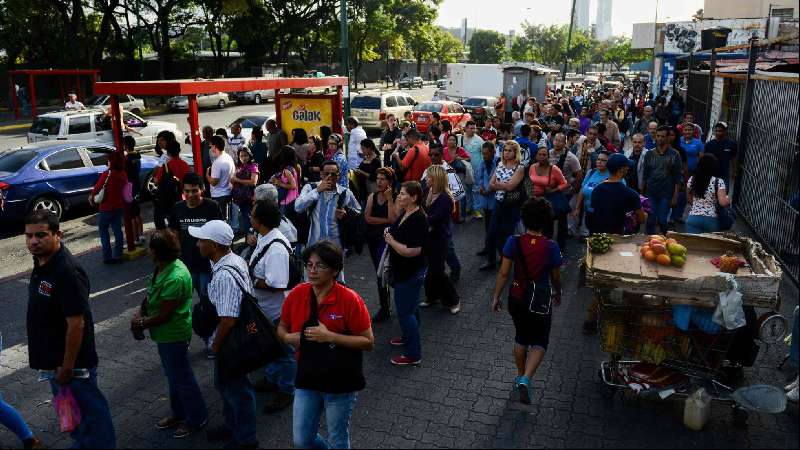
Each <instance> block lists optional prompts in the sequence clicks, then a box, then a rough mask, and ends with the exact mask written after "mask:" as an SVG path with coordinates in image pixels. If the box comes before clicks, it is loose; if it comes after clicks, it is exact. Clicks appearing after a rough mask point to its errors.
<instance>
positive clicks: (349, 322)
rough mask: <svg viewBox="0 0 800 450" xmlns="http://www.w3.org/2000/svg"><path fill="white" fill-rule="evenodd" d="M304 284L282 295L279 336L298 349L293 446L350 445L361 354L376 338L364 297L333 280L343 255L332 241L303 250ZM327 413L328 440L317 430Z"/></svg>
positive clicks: (362, 383) (360, 379)
mask: <svg viewBox="0 0 800 450" xmlns="http://www.w3.org/2000/svg"><path fill="white" fill-rule="evenodd" d="M303 260H304V261H305V264H306V275H307V277H308V283H302V284H300V285H298V286H297V287H295V288H294V289H292V291H291V292H290V293H289V295H288V296H287V297H286V301H285V302H284V304H283V309H282V311H281V321H280V324H279V325H278V336H279V337H280V339H281V340H282V341H283V342H284V343H285V344H288V345H291V346H292V347H294V348H295V349H296V350H297V352H298V358H297V377H296V380H295V387H296V390H295V396H294V407H293V427H292V434H293V443H294V447H296V448H345V449H346V448H350V417H351V415H352V413H353V408H354V407H355V402H356V398H357V393H358V391H360V390H362V389H364V387H365V384H366V383H365V380H364V371H363V367H362V365H363V362H362V360H363V357H362V353H363V352H365V351H372V349H373V348H374V345H375V338H374V336H373V334H372V323H371V321H370V318H369V311H368V310H367V306H366V305H365V304H364V300H363V299H362V298H361V296H359V295H358V294H357V293H356V292H355V291H353V290H352V289H349V288H347V287H345V286H343V285H341V284H339V283H338V282H337V281H336V279H337V277H338V276H339V273H340V272H341V271H342V269H343V267H344V255H343V254H342V250H341V249H340V248H339V246H338V245H336V244H334V243H333V242H332V241H318V242H316V243H314V244H312V245H310V246H309V247H308V248H306V249H305V251H303ZM323 412H324V413H325V420H326V428H327V430H328V439H327V440H326V439H324V438H323V437H322V436H321V435H320V434H319V421H320V418H321V417H322V413H323Z"/></svg>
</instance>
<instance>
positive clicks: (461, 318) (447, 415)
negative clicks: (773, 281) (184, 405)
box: [0, 217, 800, 448]
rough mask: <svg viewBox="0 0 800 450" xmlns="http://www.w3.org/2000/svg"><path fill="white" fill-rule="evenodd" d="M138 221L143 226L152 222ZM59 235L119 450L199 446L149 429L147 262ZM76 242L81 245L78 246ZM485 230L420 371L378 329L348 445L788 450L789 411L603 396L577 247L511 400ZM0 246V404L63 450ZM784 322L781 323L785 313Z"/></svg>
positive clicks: (507, 350) (753, 378)
mask: <svg viewBox="0 0 800 450" xmlns="http://www.w3.org/2000/svg"><path fill="white" fill-rule="evenodd" d="M145 220H146V221H148V222H149V217H146V219H145ZM78 222H80V220H78ZM146 227H148V228H149V227H152V223H148V224H147V225H146ZM65 228H67V230H68V231H67V232H66V240H67V242H68V244H67V245H68V246H69V247H70V248H71V250H72V251H73V252H74V253H76V254H78V253H81V254H82V255H81V256H79V258H78V259H79V260H80V261H81V263H82V264H83V265H84V266H85V268H86V269H87V271H88V272H89V274H90V276H91V282H92V294H91V295H92V297H91V304H92V308H93V314H94V319H95V324H96V325H95V333H96V336H97V347H98V353H99V356H100V367H99V383H100V386H101V388H102V390H103V392H104V393H105V395H106V396H107V398H108V400H109V403H110V405H111V411H112V415H113V418H114V425H115V427H116V432H117V438H118V445H119V446H120V447H121V448H130V447H137V448H142V447H146V448H151V447H152V448H207V447H208V443H207V442H206V440H205V435H204V433H197V434H195V435H192V436H191V437H189V438H188V439H184V440H177V439H173V438H171V434H170V433H169V432H167V431H158V430H156V428H155V426H154V424H155V422H156V421H157V420H159V419H161V418H162V417H165V416H166V415H167V414H168V413H169V402H168V400H167V396H166V383H165V378H164V376H163V372H162V369H161V364H160V361H159V358H158V355H157V352H156V349H155V345H154V344H153V342H152V341H150V340H149V339H148V340H146V341H142V342H139V341H134V340H133V338H132V336H131V333H130V331H129V320H130V317H131V315H132V314H133V311H134V308H136V307H137V306H138V305H139V304H140V303H141V300H142V298H143V296H144V295H145V293H144V291H145V287H146V283H147V277H148V276H149V275H150V274H151V273H152V265H151V263H150V262H149V261H148V260H147V259H146V258H145V259H141V260H138V261H134V262H129V263H125V264H123V265H121V266H105V265H103V264H102V263H101V262H100V259H101V258H100V255H99V252H98V251H97V250H96V247H95V248H94V249H93V245H92V242H95V243H96V237H92V236H94V234H93V233H91V232H90V228H91V229H93V227H91V226H90V225H89V224H84V225H77V224H76V222H75V221H72V222H70V223H69V224H68V225H67V226H66V227H65ZM83 233H86V236H85V237H82V238H81V237H79V236H81V235H82V234H83ZM482 234H483V224H482V223H480V222H475V223H467V224H465V225H460V226H457V227H456V231H455V241H456V248H457V251H458V254H459V256H460V258H461V261H462V264H463V266H464V270H463V274H462V278H461V281H460V282H459V283H458V284H457V289H458V291H459V292H460V293H461V295H462V296H463V297H462V305H463V309H462V312H461V313H460V314H459V315H455V316H453V315H450V314H449V312H446V311H444V310H440V309H438V308H434V309H430V310H423V311H422V339H423V341H422V344H423V353H424V358H425V360H424V362H423V364H422V365H421V366H420V367H417V368H408V367H407V368H397V367H394V366H392V365H391V364H389V358H390V357H391V356H394V355H395V354H396V351H395V350H394V348H392V347H390V346H389V344H388V341H389V339H390V338H392V337H394V336H397V335H399V326H398V325H397V322H396V320H395V319H393V320H392V321H390V322H388V323H384V324H378V325H375V326H374V330H375V336H376V348H375V351H373V352H371V353H369V354H367V355H365V361H364V367H365V374H366V377H367V388H366V389H365V390H364V391H362V392H361V393H360V394H359V398H358V402H357V404H356V409H355V412H354V415H353V420H352V427H351V435H352V444H353V446H354V447H356V448H370V447H373V448H412V447H424V448H439V447H442V448H444V447H449V448H453V447H460V448H466V447H470V448H479V447H483V448H553V447H594V448H600V447H604V448H611V447H613V448H626V447H645V448H661V447H670V448H710V447H714V448H743V447H769V448H796V447H797V440H798V431H799V430H798V428H800V427H798V421H797V406H796V405H790V407H789V410H788V411H787V412H785V413H783V414H779V415H775V416H773V415H767V414H757V413H751V414H750V418H749V422H748V425H749V426H748V427H737V426H735V425H734V424H733V423H732V415H731V412H730V407H729V405H728V404H725V403H715V404H714V406H713V409H712V419H711V421H710V423H709V425H708V426H707V428H706V429H705V431H703V432H699V433H698V432H692V431H689V430H687V429H686V428H685V427H684V425H683V423H682V417H683V402H682V401H680V400H672V399H668V400H667V401H665V402H657V401H647V400H641V399H637V398H634V397H630V396H627V395H625V394H622V393H617V394H616V395H615V396H614V397H613V398H607V397H605V396H604V392H605V390H604V389H603V388H602V385H601V383H600V382H599V380H598V376H597V369H598V366H599V363H600V361H602V360H603V358H604V354H603V353H602V352H601V351H600V349H599V346H600V342H599V338H598V337H596V336H595V337H585V336H583V335H582V334H581V331H580V329H581V323H582V321H583V318H584V315H585V309H586V305H587V304H588V302H589V297H590V293H589V290H588V289H586V288H578V287H577V282H578V272H579V271H578V263H579V259H580V254H581V252H582V248H583V246H582V244H581V243H579V242H577V241H575V240H572V241H569V243H568V247H567V251H566V262H565V266H564V267H563V269H562V277H563V280H564V297H563V299H564V300H563V305H562V306H561V308H559V309H558V310H556V313H555V316H554V325H553V331H552V334H551V345H550V350H549V352H548V354H547V355H546V357H545V360H544V362H543V364H542V366H541V367H540V369H539V371H538V372H537V374H536V376H535V378H534V380H533V389H534V390H533V392H534V394H533V405H531V406H524V405H522V404H520V403H519V400H518V394H516V392H512V391H513V389H512V381H513V378H514V374H515V369H514V365H513V362H512V358H511V349H512V342H513V326H512V324H511V319H510V318H509V316H508V314H507V312H506V311H505V310H504V311H503V312H501V313H498V314H493V313H492V312H490V309H489V304H490V300H491V291H492V289H493V287H494V276H493V275H489V274H486V273H483V272H479V271H478V270H477V267H478V266H479V265H480V264H481V263H482V261H481V260H480V259H479V258H478V257H475V256H473V255H474V254H475V252H476V251H477V250H478V247H479V244H480V242H481V241H482ZM0 251H2V252H3V254H4V256H3V265H2V267H3V270H4V271H5V272H4V274H3V276H7V275H12V274H17V275H16V276H12V277H11V278H5V279H4V281H2V282H0V298H3V299H4V301H3V302H2V303H0V316H2V317H4V320H3V323H2V328H1V329H0V331H2V332H3V339H4V342H3V343H4V346H5V349H4V350H3V353H2V360H1V361H0V387H1V389H2V393H3V397H4V399H5V400H6V401H7V402H9V403H10V404H12V405H14V406H15V407H17V408H18V409H19V411H20V412H21V414H22V415H23V416H24V417H25V418H26V419H27V420H28V421H29V424H30V425H31V427H32V429H33V430H34V432H35V433H36V434H37V436H40V437H41V438H42V439H43V440H44V442H45V444H46V445H47V446H48V447H65V446H68V445H69V443H70V440H69V437H68V436H67V435H65V434H61V433H58V431H57V424H56V421H55V414H54V411H53V407H52V404H51V398H52V397H51V394H50V392H49V387H48V386H47V385H46V384H41V383H37V382H36V378H37V374H36V373H35V372H34V371H32V370H30V369H28V368H27V349H26V330H25V312H26V301H27V295H26V289H27V284H26V282H27V277H26V276H24V275H23V274H22V272H23V271H24V270H25V267H26V266H25V264H26V261H29V256H27V251H26V250H25V248H24V242H23V240H22V239H21V238H13V240H9V239H5V240H3V241H2V248H0ZM11 251H13V254H11V255H10V254H9V252H11ZM28 265H29V264H28ZM345 271H346V272H347V278H348V280H349V282H350V283H351V286H352V287H353V288H354V289H355V290H356V291H358V292H359V293H361V295H362V296H363V297H364V299H365V301H366V302H367V305H368V307H369V309H370V311H371V312H375V311H376V309H377V298H376V297H377V295H376V292H375V282H374V278H373V277H374V275H373V274H374V271H373V270H372V265H371V263H370V261H369V258H368V257H367V256H366V255H361V256H353V257H351V258H349V259H348V260H347V262H346V266H345ZM785 284H786V287H785V288H784V292H783V298H787V299H788V298H796V296H797V292H796V291H792V290H791V288H790V287H789V286H790V285H789V283H785ZM788 308H789V306H788V305H786V306H784V309H787V310H788ZM783 314H784V315H788V313H787V311H783ZM785 352H786V348H785V347H780V346H779V347H772V348H770V347H766V346H764V345H762V351H761V354H760V357H759V360H758V361H757V362H756V367H758V368H759V369H758V370H755V369H753V370H747V371H746V376H747V380H746V384H748V383H769V384H773V385H779V386H782V385H784V384H785V383H786V380H785V377H786V375H787V372H784V371H778V370H775V367H777V365H778V363H779V362H780V359H781V358H782V357H783V354H784V353H785ZM191 355H192V356H191V362H192V365H193V367H194V369H195V373H196V375H197V377H198V381H199V382H200V386H201V389H202V391H203V394H204V396H205V399H206V402H207V403H208V406H209V409H210V411H211V424H212V425H216V424H217V423H219V421H220V420H221V406H220V400H219V395H218V393H217V392H216V391H215V390H214V389H213V386H212V380H211V373H212V363H211V362H209V361H207V360H205V359H204V358H203V355H202V342H201V341H200V340H199V339H196V338H195V339H193V341H192V350H191ZM259 376H260V375H259ZM252 378H253V379H255V378H256V376H255V375H254V376H253V377H252ZM257 402H258V406H259V411H260V408H261V407H262V406H263V405H264V404H265V402H266V397H265V396H264V395H261V394H258V395H257ZM291 424H292V417H291V411H290V410H287V411H284V412H282V413H279V414H277V415H273V416H265V415H262V414H261V413H260V412H259V414H258V430H259V431H258V438H259V440H260V443H261V446H262V447H264V448H275V447H288V446H289V445H290V444H291ZM16 443H17V441H16V438H15V437H14V436H13V435H12V434H11V433H10V432H9V431H8V430H6V429H5V428H0V447H2V448H5V447H10V446H13V445H16Z"/></svg>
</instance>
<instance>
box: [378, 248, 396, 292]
mask: <svg viewBox="0 0 800 450" xmlns="http://www.w3.org/2000/svg"><path fill="white" fill-rule="evenodd" d="M377 275H378V282H379V283H380V285H381V287H383V288H386V287H389V286H391V285H393V284H394V275H392V258H391V253H390V250H389V245H386V247H385V248H384V249H383V253H382V254H381V260H380V262H378V270H377Z"/></svg>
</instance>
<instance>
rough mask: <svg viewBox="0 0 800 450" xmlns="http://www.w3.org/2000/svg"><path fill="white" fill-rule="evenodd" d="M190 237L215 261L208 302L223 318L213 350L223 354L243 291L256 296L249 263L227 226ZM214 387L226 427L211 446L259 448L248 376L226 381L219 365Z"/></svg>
mask: <svg viewBox="0 0 800 450" xmlns="http://www.w3.org/2000/svg"><path fill="white" fill-rule="evenodd" d="M189 234H190V235H191V236H192V237H194V238H196V239H197V240H198V241H197V247H198V249H199V250H200V254H201V255H202V256H203V257H204V258H208V259H209V260H211V270H212V273H213V276H212V279H211V283H209V285H208V298H209V300H211V303H212V304H213V305H214V307H215V308H216V309H217V314H218V315H219V325H218V326H217V329H216V331H215V332H214V336H213V337H212V341H213V344H212V345H211V350H212V351H213V352H214V353H219V352H220V350H221V349H222V346H223V345H224V344H225V341H226V340H227V339H228V335H229V333H230V332H231V330H232V329H233V327H234V325H235V324H236V320H237V319H238V318H239V312H240V310H241V305H242V299H243V297H244V295H243V292H242V289H244V290H246V292H247V293H249V294H251V295H252V293H253V284H252V282H251V281H250V274H249V273H248V267H247V263H246V262H245V261H244V260H243V259H242V258H241V257H240V256H238V255H236V254H234V253H233V252H231V243H232V242H233V229H231V227H230V226H229V225H228V224H227V223H225V222H223V221H221V220H212V221H210V222H208V223H206V224H205V225H203V226H202V227H189ZM214 387H215V388H216V389H217V390H218V391H219V393H220V396H221V397H222V412H223V414H224V416H225V423H224V425H222V426H221V427H219V428H216V429H214V430H209V431H208V433H207V437H208V440H209V442H220V441H225V440H229V439H232V441H231V442H229V444H228V445H227V447H226V448H258V439H256V401H255V393H254V392H253V386H252V385H251V384H250V380H249V379H248V378H247V374H242V375H240V376H237V377H229V378H228V379H225V380H222V379H221V378H220V368H219V362H217V364H215V365H214Z"/></svg>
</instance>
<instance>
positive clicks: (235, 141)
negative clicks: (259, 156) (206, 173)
mask: <svg viewBox="0 0 800 450" xmlns="http://www.w3.org/2000/svg"><path fill="white" fill-rule="evenodd" d="M244 145H245V140H244V137H243V136H242V135H241V134H239V135H237V136H231V137H229V138H228V145H226V146H225V153H227V154H229V155H230V156H231V158H233V160H234V161H236V158H238V157H239V150H240V149H241V148H242V147H244Z"/></svg>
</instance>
